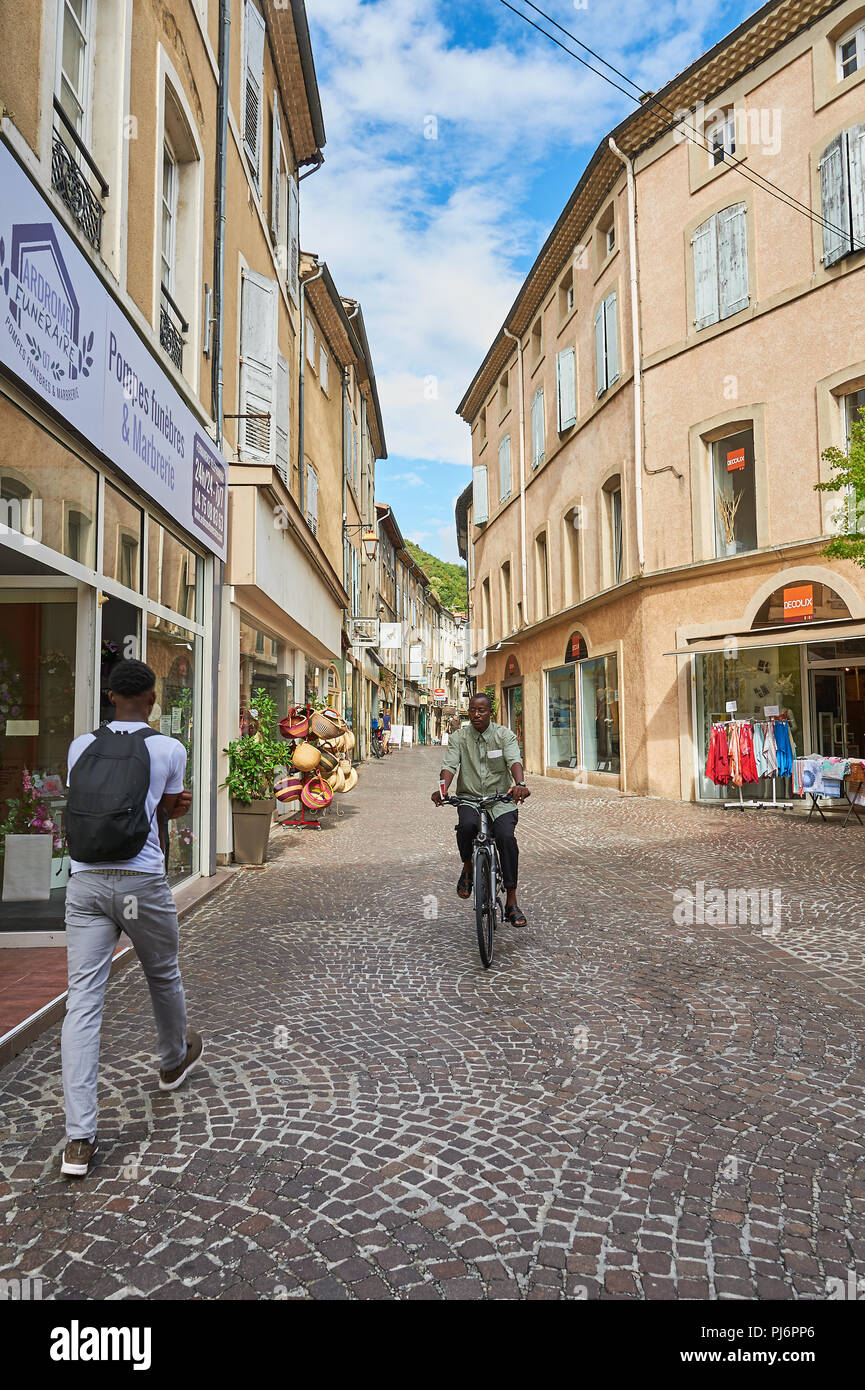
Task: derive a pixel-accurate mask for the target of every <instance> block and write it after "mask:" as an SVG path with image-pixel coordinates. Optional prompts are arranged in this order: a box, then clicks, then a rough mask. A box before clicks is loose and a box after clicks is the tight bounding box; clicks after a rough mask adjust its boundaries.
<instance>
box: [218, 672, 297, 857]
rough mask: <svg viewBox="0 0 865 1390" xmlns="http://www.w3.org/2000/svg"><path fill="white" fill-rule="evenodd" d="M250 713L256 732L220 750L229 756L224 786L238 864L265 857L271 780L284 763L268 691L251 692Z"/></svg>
mask: <svg viewBox="0 0 865 1390" xmlns="http://www.w3.org/2000/svg"><path fill="white" fill-rule="evenodd" d="M252 700H253V704H252V705H251V707H250V711H249V712H250V714H252V715H254V718H255V721H256V725H257V729H256V732H255V733H248V734H241V735H240V737H239V738H235V739H232V741H231V743H230V744H229V745H228V747H227V748H225V749H223V752H224V753H226V754H227V755H228V776H227V777H226V779H225V783H224V785H225V786H226V787H227V788H228V791H229V795H230V796H231V813H232V821H233V824H234V858H235V860H236V861H237V862H238V864H263V863H264V862H265V860H266V858H267V842H268V839H269V838H270V822H271V819H272V816H273V811H274V807H275V805H276V799H275V797H274V794H273V782H274V778H275V776H276V773H277V769H279V768H281V767H282V765H283V764H284V762H285V744H284V743H281V742H280V741H279V739H278V737H277V733H276V706H275V705H274V703H273V700H272V699H271V698H270V696H269V695H268V693H267V691H266V690H264V689H263V688H260V689H258V690H256V691H254V692H253V696H252Z"/></svg>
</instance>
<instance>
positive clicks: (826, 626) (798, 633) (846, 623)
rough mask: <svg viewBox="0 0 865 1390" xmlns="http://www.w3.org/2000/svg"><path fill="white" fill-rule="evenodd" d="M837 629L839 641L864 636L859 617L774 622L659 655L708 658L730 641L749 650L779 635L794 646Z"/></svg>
mask: <svg viewBox="0 0 865 1390" xmlns="http://www.w3.org/2000/svg"><path fill="white" fill-rule="evenodd" d="M839 629H840V630H841V637H842V640H843V639H844V638H845V637H861V636H865V622H863V620H862V619H861V618H837V619H834V620H828V621H825V622H823V621H819V622H813V623H796V624H792V623H778V624H777V625H776V626H775V627H749V628H746V629H745V630H744V631H741V632H727V633H725V634H724V636H723V637H695V638H694V639H693V641H691V642H689V643H688V645H687V647H677V648H676V650H675V651H672V652H663V653H662V655H663V656H696V655H700V654H704V655H709V654H711V653H713V652H726V651H729V649H730V643H731V642H741V643H742V644H743V645H747V646H749V647H765V646H766V645H767V643H766V642H765V641H764V640H763V639H764V638H765V637H769V636H771V635H772V634H775V633H780V632H783V633H785V635H786V636H787V637H790V638H792V639H793V641H792V642H791V643H790V645H791V646H794V645H796V644H797V643H798V644H801V643H803V642H807V641H808V640H809V634H810V633H812V632H819V633H820V635H821V637H824V638H825V637H826V636H827V635H828V634H830V633H835V632H837V631H839ZM855 629H858V631H855ZM769 645H771V644H769Z"/></svg>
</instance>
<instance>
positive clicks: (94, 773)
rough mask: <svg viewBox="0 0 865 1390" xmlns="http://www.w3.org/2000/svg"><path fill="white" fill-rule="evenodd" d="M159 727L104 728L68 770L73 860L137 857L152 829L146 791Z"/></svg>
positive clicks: (108, 860) (89, 861) (91, 861)
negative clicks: (151, 746) (149, 745)
mask: <svg viewBox="0 0 865 1390" xmlns="http://www.w3.org/2000/svg"><path fill="white" fill-rule="evenodd" d="M156 732H157V730H156V729H133V730H132V731H131V733H116V732H115V731H114V730H113V729H109V728H106V727H104V726H103V727H102V728H101V729H96V730H95V737H94V739H93V742H92V743H91V744H89V745H88V746H87V748H85V750H84V752H83V753H82V754H81V756H80V758H79V759H78V761H77V762H76V763H75V764H74V766H73V768H72V771H71V772H70V774H69V799H68V801H67V803H66V816H65V827H64V828H65V830H66V840H67V843H68V845H69V854H70V856H71V858H72V859H78V860H79V861H80V862H81V863H82V864H101V863H109V864H112V863H116V862H117V861H119V860H125V859H134V858H135V856H136V854H138V853H139V852H140V851H141V850H142V849H143V848H144V846H145V844H146V842H147V836H148V835H149V833H150V820H149V819H148V816H147V805H146V802H147V793H148V792H149V791H150V752H149V750H148V749H147V748H146V747H145V740H146V739H148V738H152V737H153V735H154V734H155V733H156Z"/></svg>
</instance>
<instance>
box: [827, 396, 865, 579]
mask: <svg viewBox="0 0 865 1390" xmlns="http://www.w3.org/2000/svg"><path fill="white" fill-rule="evenodd" d="M857 416H858V418H857V419H856V420H854V421H853V423H852V424H851V426H850V437H849V439H848V441H847V452H846V453H845V452H844V450H843V449H838V448H837V447H836V446H835V445H833V446H832V447H831V448H830V449H824V450H823V454H822V457H823V458H824V459H825V460H826V462H827V463H828V464H829V466H830V468H831V469H832V477H831V479H830V480H829V482H826V483H815V484H814V489H815V491H816V492H840V493H843V494H844V497H843V499H842V501H841V505H840V506H839V508H838V510H837V512H836V514H835V520H834V525H833V529H834V530H835V532H836V534H835V536H833V538H832V540H831V541H830V542H829V544H828V545H827V546H826V548H825V549H824V550H823V552H822V553H823V554H824V555H826V556H827V557H829V558H830V559H833V560H852V561H853V563H854V564H856V565H860V566H861V567H862V568H863V569H865V411H862V410H860V411H858V412H857Z"/></svg>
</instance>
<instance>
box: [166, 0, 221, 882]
mask: <svg viewBox="0 0 865 1390" xmlns="http://www.w3.org/2000/svg"><path fill="white" fill-rule="evenodd" d="M230 38H231V0H219V85H218V87H217V93H216V198H215V202H216V206H215V209H214V212H215V217H214V236H213V298H214V305H213V312H214V320H213V338H214V342H213V348H214V351H213V366H212V369H211V371H212V375H211V392H212V396H213V402H212V408H213V417H214V420H215V422H216V446H217V448H218V449H219V450H220V452H223V450H224V441H223V429H224V424H225V415H224V411H225V384H224V380H223V358H224V341H225V181H226V158H227V151H228V74H229V64H230V55H231V44H230ZM226 492H227V489H226ZM225 501H226V506H227V505H228V497H227V496H226V499H225ZM162 541H163V535H162V532H161V531H160V534H159V567H160V572H161V569H162ZM224 578H225V566H224V565H223V563H222V561H221V560H217V559H216V558H214V560H213V588H212V595H211V603H212V613H211V664H210V687H211V709H212V710H213V711H214V719H218V717H219V709H220V703H221V702H220V680H219V659H220V638H221V634H222V595H223V582H224ZM212 732H213V734H214V735H217V734H218V728H214V729H213V731H212ZM219 745H220V740H219V738H218V737H216V736H215V737H214V738H213V745H212V748H211V750H210V757H209V762H210V787H211V796H210V806H211V815H210V834H209V843H208V862H207V864H206V865H202V868H203V869H204V870H205V872H207V873H215V872H216V853H217V844H218V822H219V815H218V803H219V799H218V797H217V795H216V788H217V787H218V785H219V772H220V767H219V758H220V753H219ZM204 760H205V759H204V755H203V754H202V762H204ZM202 857H203V856H202Z"/></svg>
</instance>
